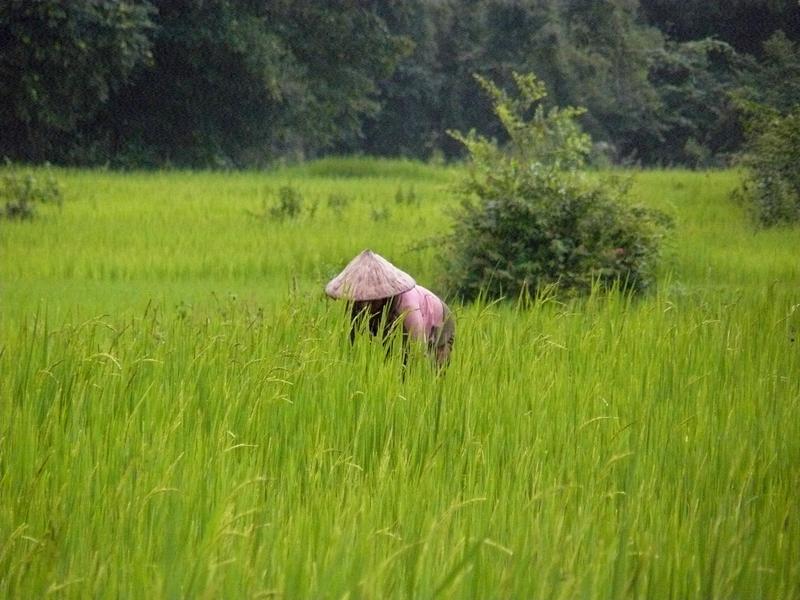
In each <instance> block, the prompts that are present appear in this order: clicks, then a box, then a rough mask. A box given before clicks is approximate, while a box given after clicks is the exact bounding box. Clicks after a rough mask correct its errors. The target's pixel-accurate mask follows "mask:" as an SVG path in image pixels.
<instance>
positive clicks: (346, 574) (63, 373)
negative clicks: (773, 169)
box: [0, 159, 800, 599]
mask: <svg viewBox="0 0 800 600" xmlns="http://www.w3.org/2000/svg"><path fill="white" fill-rule="evenodd" d="M458 174H459V173H458V170H457V169H444V168H438V167H431V166H425V165H420V164H417V163H407V162H399V161H394V162H379V161H372V160H366V159H363V160H360V159H349V160H344V159H336V160H334V159H331V160H326V161H320V162H316V163H311V164H309V165H305V166H301V167H293V168H286V169H282V170H276V171H272V172H268V173H256V172H253V173H230V174H225V173H192V172H185V173H181V172H151V173H126V174H123V173H114V172H106V171H57V176H58V178H59V179H60V180H61V181H62V183H63V185H64V189H65V194H66V201H65V203H64V205H63V207H62V208H60V209H58V208H53V207H45V208H44V209H43V210H42V211H41V214H40V218H39V219H38V220H36V221H34V222H29V223H15V222H0V286H2V287H0V311H1V314H0V319H1V320H0V335H1V336H2V337H1V338H0V352H1V354H0V596H2V597H10V598H40V597H44V596H45V595H50V596H52V597H56V598H58V597H74V598H87V597H103V598H105V597H114V598H116V597H125V598H162V597H163V598H182V597H186V598H253V597H267V596H281V597H286V598H342V597H349V598H388V597H414V598H433V597H437V598H438V597H446V598H472V597H474V598H564V599H572V598H578V597H579V598H626V597H631V598H675V599H684V598H703V599H707V598H775V599H789V598H798V597H800V502H798V490H800V257H799V255H798V248H800V230H799V229H780V230H773V231H759V230H755V229H753V227H752V226H751V225H750V224H749V223H748V221H747V218H746V216H745V214H744V212H743V210H742V209H741V207H738V206H736V205H734V204H732V203H731V201H730V200H729V197H728V195H729V193H730V191H731V190H732V189H733V188H734V187H736V185H737V181H738V179H737V175H736V174H735V173H733V172H710V173H702V172H688V171H645V172H639V173H635V174H634V177H635V181H634V185H633V197H634V198H636V199H638V200H641V201H642V202H645V203H647V204H649V205H651V206H656V207H659V208H662V209H664V210H665V211H666V212H668V213H669V214H670V215H672V216H673V217H674V219H675V222H676V226H675V229H674V231H673V233H672V236H671V238H670V240H669V243H668V245H667V247H666V250H665V257H664V264H663V268H662V271H661V274H660V280H659V285H658V289H657V290H655V291H654V292H653V293H652V294H651V295H650V296H648V297H646V298H644V299H631V298H627V297H624V296H621V295H619V294H611V295H608V296H600V295H595V296H593V297H591V298H588V299H583V300H573V301H569V302H560V301H557V300H555V299H553V298H544V299H541V300H540V301H539V302H536V303H535V304H534V305H533V306H528V307H523V306H520V305H518V304H517V303H515V302H507V303H495V304H477V305H466V306H459V305H457V304H455V303H454V304H453V308H454V310H455V313H456V317H457V320H458V332H457V339H456V346H455V351H454V354H453V362H452V364H451V366H450V368H449V369H448V371H447V372H446V373H445V374H444V375H443V376H441V377H435V376H433V374H432V372H431V368H430V367H429V365H428V364H427V362H426V361H425V360H424V358H423V357H420V356H414V357H412V362H411V365H410V369H409V371H408V373H407V375H406V377H405V378H404V379H403V378H401V376H400V369H401V366H400V364H399V358H398V356H397V354H393V355H390V356H389V357H388V358H385V357H384V351H383V350H382V349H381V348H380V347H379V346H378V345H377V344H375V343H370V342H369V341H368V340H366V339H364V340H360V343H358V344H356V345H355V346H352V347H351V346H350V344H349V342H348V340H347V334H346V330H347V323H346V322H345V319H344V314H343V311H342V307H341V306H340V305H338V304H336V303H334V302H331V301H328V300H327V299H325V297H324V295H323V293H322V286H323V285H324V283H325V282H326V281H327V280H328V278H329V277H331V276H332V275H334V274H335V273H336V272H338V270H339V269H340V268H341V267H342V266H343V265H344V264H345V263H346V262H347V261H348V260H349V259H350V258H352V257H353V256H354V255H355V254H356V253H357V252H359V251H360V250H362V249H364V248H367V247H369V248H372V249H373V250H375V251H376V252H379V253H381V254H382V255H384V256H386V257H387V258H389V259H390V260H392V261H393V262H394V263H395V264H397V265H398V266H400V267H401V268H403V269H405V270H407V271H409V272H410V273H412V274H414V275H415V277H416V278H417V280H418V281H419V282H421V283H422V284H423V285H426V286H428V287H432V288H434V289H436V285H437V278H438V276H439V274H440V273H439V271H438V269H437V265H436V250H437V249H436V243H435V240H436V235H437V234H440V233H441V232H443V231H446V230H447V223H448V216H447V209H448V207H452V206H454V204H455V202H456V200H455V199H454V198H453V196H452V195H451V194H450V188H451V185H452V182H453V181H454V178H456V177H458ZM284 186H291V187H292V188H293V189H294V190H296V191H297V192H299V193H300V194H301V195H302V198H303V203H302V205H303V213H302V214H301V215H300V216H298V217H296V218H294V219H285V220H283V221H280V220H276V219H272V218H270V217H269V208H270V207H271V206H273V205H274V203H275V202H276V196H277V194H278V192H279V190H280V189H281V188H282V187H284ZM412 188H413V193H414V196H415V201H414V202H412V203H410V204H409V203H403V204H400V203H398V202H397V201H396V196H397V192H398V190H401V191H402V192H403V195H404V196H408V194H409V192H410V190H411V189H412Z"/></svg>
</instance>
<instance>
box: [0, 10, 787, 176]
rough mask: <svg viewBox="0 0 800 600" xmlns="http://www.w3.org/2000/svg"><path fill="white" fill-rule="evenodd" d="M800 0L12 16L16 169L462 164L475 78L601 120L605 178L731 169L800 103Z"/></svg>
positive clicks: (476, 99) (7, 60) (4, 89)
mask: <svg viewBox="0 0 800 600" xmlns="http://www.w3.org/2000/svg"><path fill="white" fill-rule="evenodd" d="M798 42H800V7H798V3H797V1H796V0H373V1H369V0H341V1H334V0H328V1H321V0H271V1H268V2H265V1H255V0H250V1H248V0H84V1H81V2H62V1H61V0H0V48H1V49H2V50H1V51H0V130H1V131H2V136H0V156H5V157H7V158H9V159H11V160H15V161H25V162H42V161H50V162H54V163H60V164H81V165H87V164H88V165H91V164H101V165H110V166H113V167H149V166H164V165H171V166H196V167H219V168H224V167H246V166H258V165H264V164H268V163H271V162H274V161H276V160H296V159H302V158H310V157H315V156H320V155H324V154H331V153H337V154H341V153H365V154H373V155H384V156H407V157H415V158H421V159H426V160H427V159H432V158H450V157H455V156H459V152H461V147H460V145H459V144H458V143H457V142H456V141H454V140H453V139H452V138H451V137H450V136H448V134H447V132H448V131H449V130H461V131H467V130H469V129H473V128H474V129H476V130H477V131H479V132H482V133H483V134H485V135H489V136H499V137H502V133H501V131H499V130H494V129H493V128H494V127H496V126H495V125H493V123H494V122H495V120H494V119H493V116H492V114H491V106H490V104H489V103H488V101H487V100H486V98H485V96H484V95H482V94H481V91H480V89H479V86H478V85H476V82H475V80H474V75H475V74H479V75H482V76H484V77H488V78H491V79H492V80H493V81H496V82H498V83H499V84H500V85H501V86H502V85H507V84H509V83H510V82H511V81H512V79H513V74H514V73H515V72H518V73H527V72H532V73H535V74H536V76H537V77H538V78H540V79H541V80H542V81H543V82H544V83H545V84H546V85H547V89H548V90H549V91H550V96H549V97H548V102H550V103H551V104H552V105H559V106H565V105H574V106H583V107H586V109H587V112H586V113H585V115H584V116H583V117H582V121H581V124H582V126H583V127H584V129H585V130H586V131H587V132H588V133H589V134H591V136H592V139H593V140H594V150H593V157H594V160H596V161H597V162H598V163H599V164H603V163H606V164H607V163H608V162H615V163H626V162H627V163H638V164H643V165H678V164H680V165H688V166H693V167H706V166H717V165H725V164H727V163H728V162H729V161H730V160H731V157H732V156H733V155H734V153H735V152H736V151H737V150H738V149H739V147H740V145H741V143H742V137H743V135H742V127H743V126H742V124H741V122H740V121H741V119H740V118H739V115H738V109H737V106H739V104H740V102H741V101H742V100H747V101H751V102H758V103H760V104H762V105H766V106H769V107H772V108H774V109H775V110H778V111H782V110H788V109H789V108H791V107H792V106H793V105H794V103H796V102H797V99H798V98H800V45H798Z"/></svg>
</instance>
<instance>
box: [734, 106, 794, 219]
mask: <svg viewBox="0 0 800 600" xmlns="http://www.w3.org/2000/svg"><path fill="white" fill-rule="evenodd" d="M741 106H742V107H743V108H744V109H745V123H746V130H745V131H746V146H745V152H744V154H743V156H742V158H741V164H742V165H743V166H744V167H745V168H746V170H747V172H746V175H745V179H744V182H743V184H742V187H741V188H740V189H739V190H737V191H736V192H735V195H736V197H738V198H739V199H741V200H743V201H744V202H745V203H746V204H747V205H748V207H749V208H750V210H751V212H752V214H753V216H754V218H755V220H756V221H757V222H758V223H760V224H761V225H763V226H766V227H770V226H774V225H781V224H791V223H798V222H800V169H798V165H800V105H798V106H795V107H794V108H793V109H792V110H790V111H789V112H788V113H787V114H785V115H781V114H780V113H778V112H777V111H776V110H774V109H771V108H767V107H765V106H762V105H758V104H755V103H742V104H741Z"/></svg>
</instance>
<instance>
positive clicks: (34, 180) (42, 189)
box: [0, 164, 64, 221]
mask: <svg viewBox="0 0 800 600" xmlns="http://www.w3.org/2000/svg"><path fill="white" fill-rule="evenodd" d="M63 200H64V197H63V193H62V191H61V186H60V185H59V183H58V181H57V180H56V178H55V177H54V176H53V175H52V174H51V173H49V172H48V171H39V172H37V173H34V172H33V171H25V172H23V171H21V170H19V169H17V168H16V167H14V166H13V165H11V164H7V165H6V169H5V171H4V172H3V174H2V176H0V202H5V209H4V211H3V212H2V213H0V215H2V216H4V217H5V218H7V219H18V220H23V221H24V220H30V219H33V218H34V217H35V216H36V207H37V206H38V205H40V204H56V205H58V206H61V203H62V202H63Z"/></svg>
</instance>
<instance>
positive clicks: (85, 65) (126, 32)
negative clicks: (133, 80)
mask: <svg viewBox="0 0 800 600" xmlns="http://www.w3.org/2000/svg"><path fill="white" fill-rule="evenodd" d="M153 15H154V10H153V6H152V4H151V3H150V2H147V1H141V0H121V1H115V2H98V1H93V2H62V1H60V0H35V1H28V0H8V1H5V2H2V3H0V40H2V47H3V51H2V52H0V109H2V110H0V130H2V131H3V135H2V136H0V155H1V154H5V155H13V156H16V157H18V158H20V159H25V160H37V161H42V160H47V159H51V160H53V159H57V158H62V155H61V152H63V148H62V145H64V144H65V142H66V141H67V140H71V139H73V138H72V137H71V136H73V135H74V134H75V133H76V131H77V130H78V129H79V127H80V126H81V125H82V124H85V123H90V122H92V121H93V120H94V119H95V118H96V117H97V116H98V113H99V112H100V110H101V109H102V107H103V106H104V105H105V104H106V103H107V102H108V101H109V99H110V97H111V96H112V95H113V94H114V92H115V91H116V90H118V89H119V88H120V87H121V86H122V85H123V84H124V83H125V82H126V81H127V80H128V78H129V76H130V75H131V74H132V73H133V71H134V70H135V69H136V68H137V67H138V66H141V65H143V64H146V63H148V62H149V61H150V60H151V58H152V55H151V48H152V40H151V35H152V32H153V22H152V18H153ZM67 145H68V144H67Z"/></svg>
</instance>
